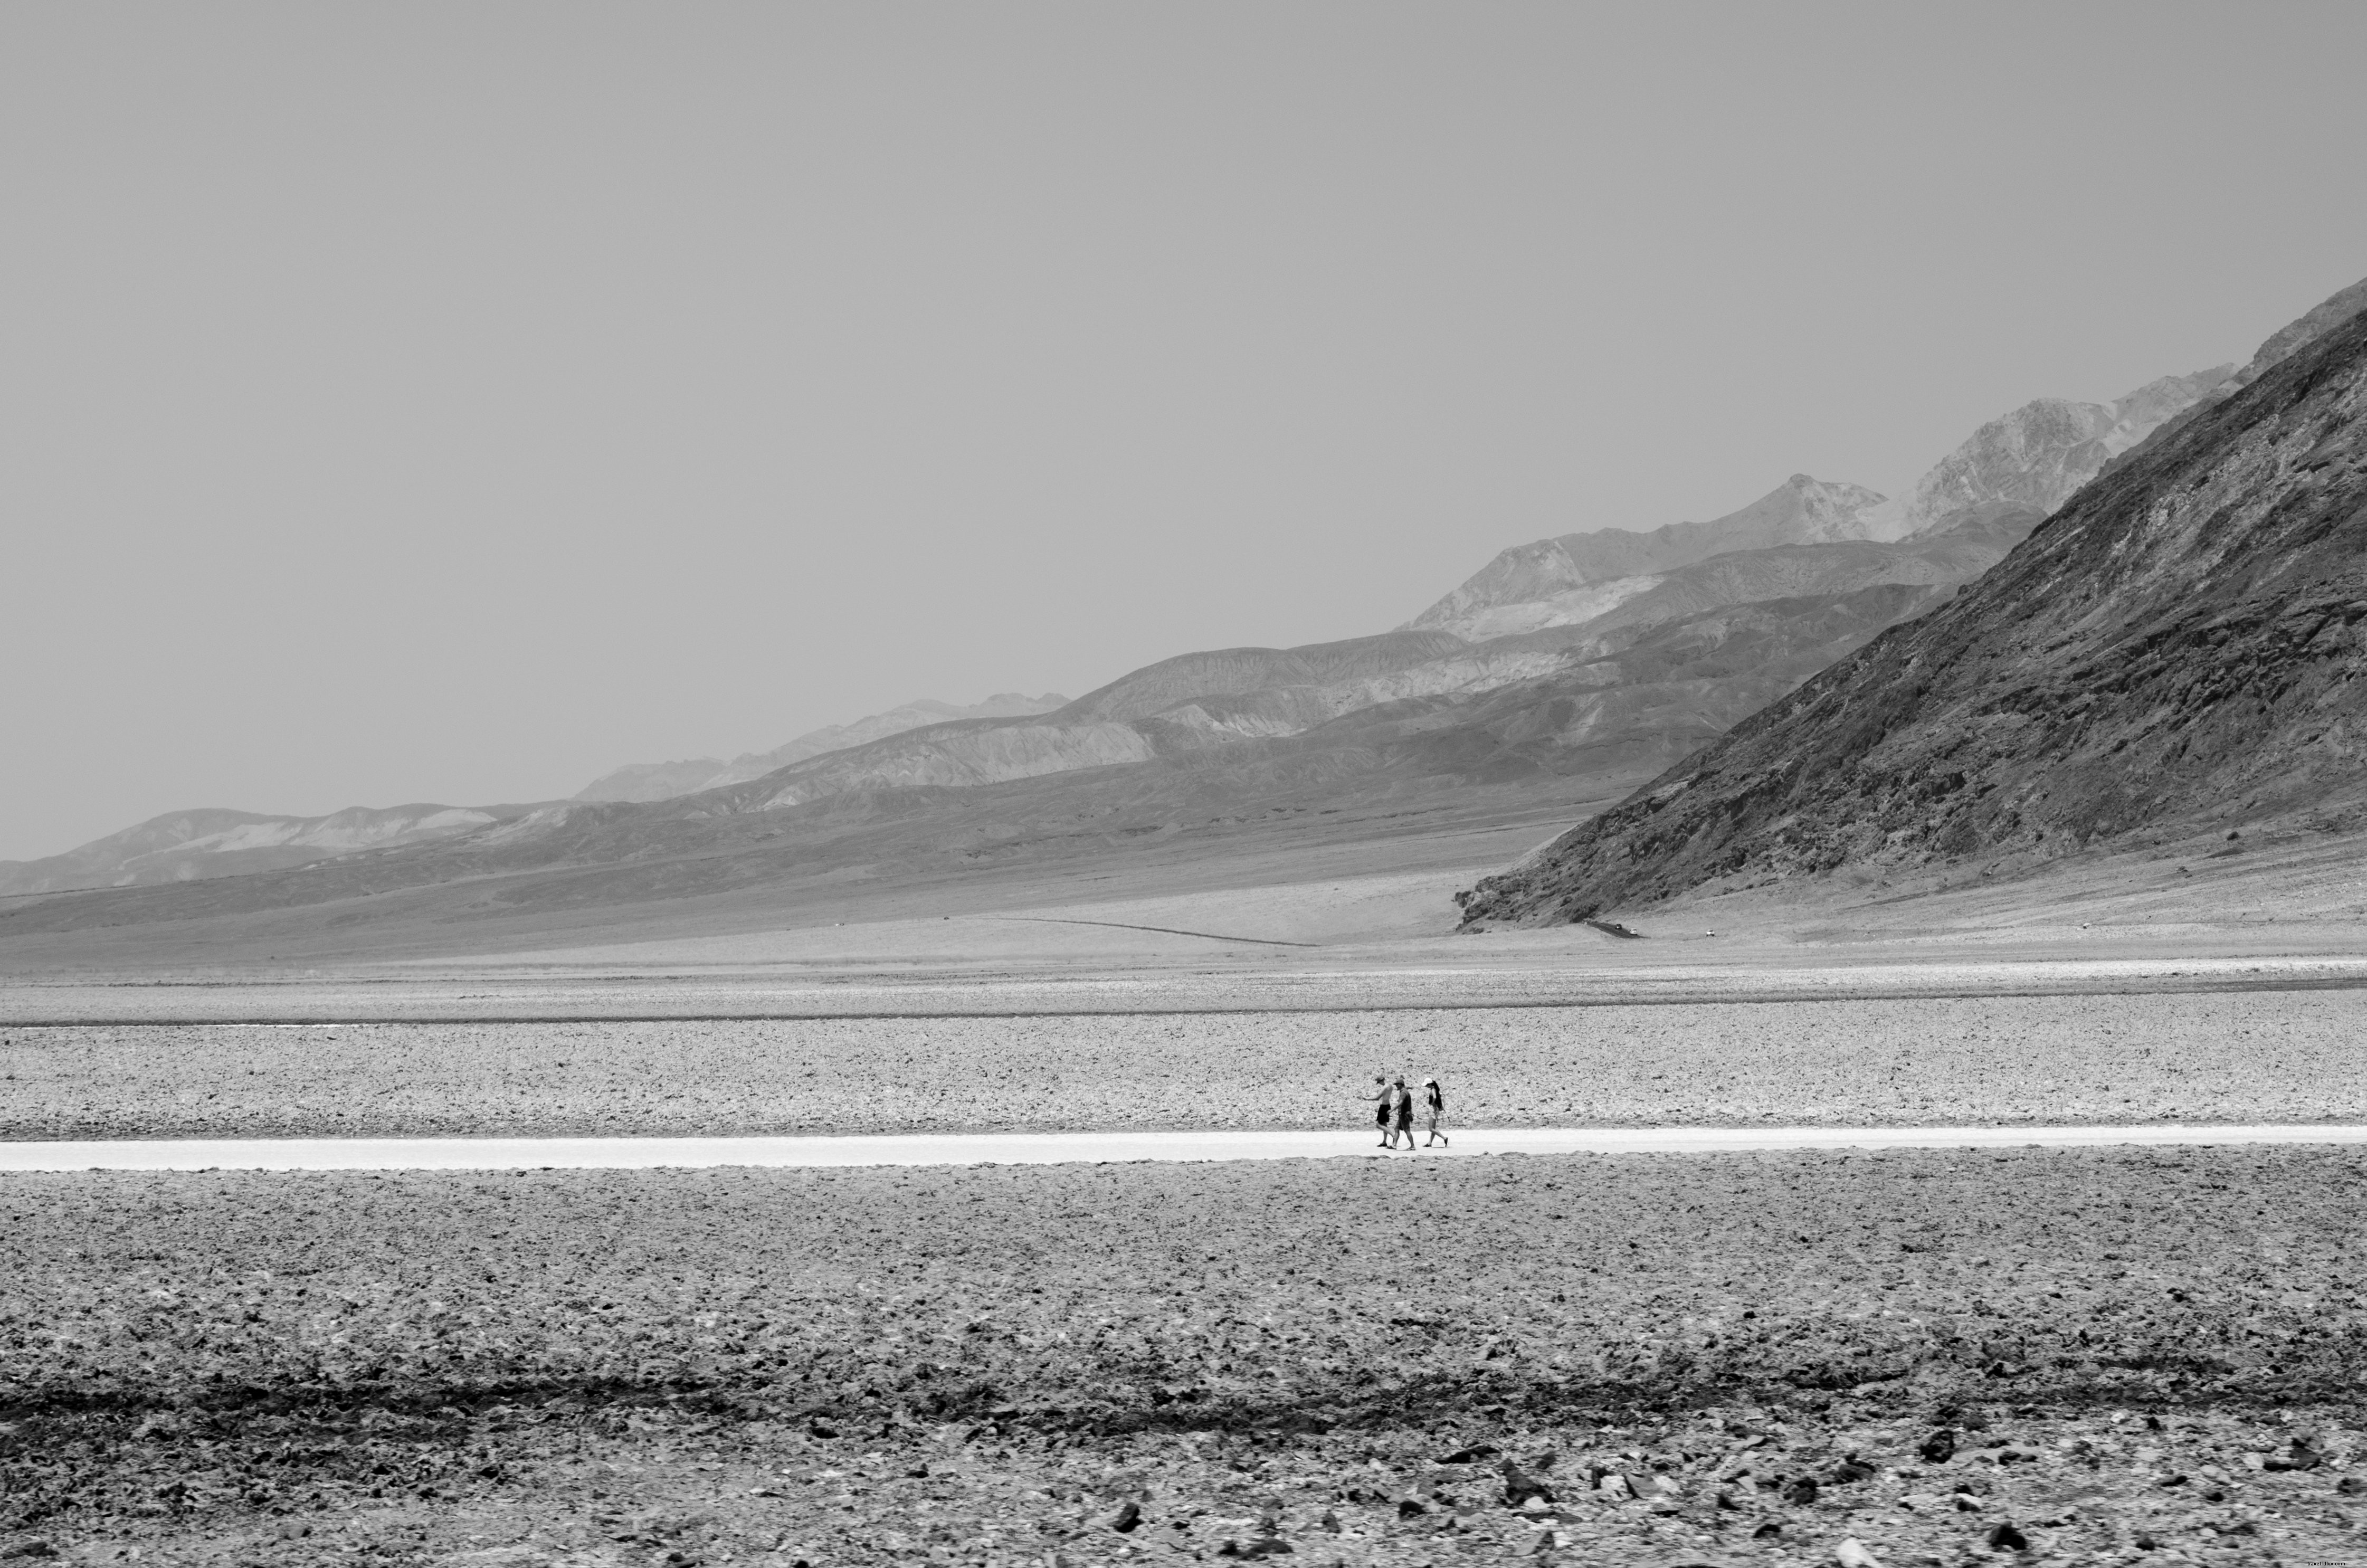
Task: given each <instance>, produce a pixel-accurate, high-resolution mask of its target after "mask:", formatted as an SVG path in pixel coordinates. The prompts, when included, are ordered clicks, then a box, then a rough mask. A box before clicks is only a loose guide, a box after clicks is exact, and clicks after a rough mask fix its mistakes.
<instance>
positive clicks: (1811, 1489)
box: [1784, 1475, 1817, 1508]
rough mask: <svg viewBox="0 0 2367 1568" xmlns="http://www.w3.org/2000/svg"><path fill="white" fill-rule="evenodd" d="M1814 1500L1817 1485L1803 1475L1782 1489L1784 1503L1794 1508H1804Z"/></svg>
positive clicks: (1815, 1498)
mask: <svg viewBox="0 0 2367 1568" xmlns="http://www.w3.org/2000/svg"><path fill="white" fill-rule="evenodd" d="M1816 1500H1817V1483H1815V1482H1814V1481H1811V1480H1809V1479H1808V1478H1807V1477H1806V1476H1805V1475H1804V1476H1802V1477H1800V1479H1799V1480H1797V1481H1795V1482H1793V1483H1791V1484H1790V1485H1789V1486H1786V1487H1784V1501H1785V1502H1786V1503H1789V1504H1791V1505H1792V1506H1794V1507H1795V1508H1805V1507H1806V1506H1808V1505H1809V1504H1811V1503H1813V1502H1815V1501H1816Z"/></svg>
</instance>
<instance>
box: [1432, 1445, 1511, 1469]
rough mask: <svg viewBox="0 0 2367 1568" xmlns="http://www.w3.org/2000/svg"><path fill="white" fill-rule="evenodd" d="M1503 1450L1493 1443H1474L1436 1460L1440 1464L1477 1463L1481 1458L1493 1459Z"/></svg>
mask: <svg viewBox="0 0 2367 1568" xmlns="http://www.w3.org/2000/svg"><path fill="white" fill-rule="evenodd" d="M1503 1451H1504V1450H1503V1449H1500V1448H1498V1447H1497V1446H1496V1445H1495V1444H1493V1443H1474V1444H1472V1445H1471V1446H1470V1447H1469V1448H1467V1449H1455V1451H1454V1452H1453V1453H1451V1454H1449V1455H1447V1456H1446V1457H1445V1458H1444V1459H1443V1460H1439V1461H1438V1462H1439V1463H1441V1464H1478V1462H1479V1461H1480V1460H1491V1459H1494V1458H1495V1457H1496V1456H1497V1455H1498V1454H1500V1453H1502V1452H1503Z"/></svg>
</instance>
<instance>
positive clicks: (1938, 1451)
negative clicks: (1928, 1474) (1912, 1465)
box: [1915, 1426, 1956, 1464]
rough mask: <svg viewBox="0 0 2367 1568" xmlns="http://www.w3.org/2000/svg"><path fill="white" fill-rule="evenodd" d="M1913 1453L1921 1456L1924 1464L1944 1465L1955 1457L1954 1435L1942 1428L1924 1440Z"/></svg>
mask: <svg viewBox="0 0 2367 1568" xmlns="http://www.w3.org/2000/svg"><path fill="white" fill-rule="evenodd" d="M1915 1451H1916V1452H1917V1453H1919V1454H1921V1455H1922V1456H1923V1462H1924V1463H1925V1464H1946V1463H1947V1462H1948V1461H1949V1460H1952V1459H1954V1458H1955V1457H1956V1434H1955V1433H1954V1432H1953V1431H1951V1430H1949V1429H1948V1428H1947V1427H1945V1426H1942V1427H1941V1428H1940V1429H1939V1430H1938V1431H1936V1432H1934V1433H1932V1434H1931V1436H1930V1437H1926V1438H1924V1439H1923V1446H1922V1447H1921V1448H1920V1449H1916V1450H1915Z"/></svg>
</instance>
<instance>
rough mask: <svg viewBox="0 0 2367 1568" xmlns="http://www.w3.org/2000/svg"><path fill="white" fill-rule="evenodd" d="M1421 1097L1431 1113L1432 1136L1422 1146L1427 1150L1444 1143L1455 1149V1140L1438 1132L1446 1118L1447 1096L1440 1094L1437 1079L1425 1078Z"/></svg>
mask: <svg viewBox="0 0 2367 1568" xmlns="http://www.w3.org/2000/svg"><path fill="white" fill-rule="evenodd" d="M1421 1097H1422V1102H1423V1104H1425V1105H1426V1106H1427V1107H1428V1108H1429V1111H1430V1136H1429V1137H1428V1138H1427V1139H1425V1140H1424V1141H1423V1142H1422V1145H1421V1146H1422V1147H1423V1148H1425V1149H1427V1148H1429V1147H1430V1146H1431V1144H1433V1143H1444V1144H1445V1145H1447V1146H1448V1147H1449V1148H1452V1147H1454V1145H1455V1140H1454V1139H1452V1138H1449V1137H1448V1136H1447V1135H1446V1134H1445V1133H1444V1132H1442V1131H1439V1130H1438V1124H1439V1122H1440V1121H1441V1120H1443V1119H1444V1118H1445V1116H1446V1096H1444V1095H1443V1094H1441V1093H1439V1090H1438V1080H1437V1079H1435V1078H1424V1079H1423V1080H1422V1081H1421Z"/></svg>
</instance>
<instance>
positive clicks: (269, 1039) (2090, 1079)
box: [0, 991, 2367, 1139]
mask: <svg viewBox="0 0 2367 1568" xmlns="http://www.w3.org/2000/svg"><path fill="white" fill-rule="evenodd" d="M2362 1038H2367V991H2320V992H2293V991H2286V992H2278V991H2264V992H2254V993H2235V994H2131V995H2094V996H2086V995H2080V996H2033V997H1932V998H1889V999H1875V1000H1855V1001H1831V1000H1826V1001H1797V1002H1785V1003H1727V1004H1700V1005H1693V1004H1678V1005H1662V1006H1586V1007H1506V1008H1460V1009H1399V1010H1388V1011H1375V1012H1369V1013H1336V1012H1335V1013H1304V1012H1273V1013H1253V1014H1166V1015H1156V1014H1103V1015H1090V1014H1089V1015H1046V1016H1036V1017H1003V1018H991V1017H897V1018H874V1019H854V1018H830V1019H807V1020H798V1021H787V1022H764V1021H750V1020H730V1021H719V1022H684V1021H674V1022H657V1023H561V1024H521V1023H485V1024H415V1023H380V1024H348V1025H343V1026H334V1027H332V1026H310V1027H274V1026H259V1025H208V1026H194V1027H193V1026H130V1025H125V1026H108V1027H100V1028H68V1027H43V1028H29V1027H25V1026H14V1027H10V1028H6V1029H5V1030H0V1138H13V1139H66V1138H165V1137H217V1138H232V1137H269V1136H294V1135H321V1134H330V1135H336V1134H345V1135H351V1136H362V1135H384V1136H406V1135H415V1136H436V1135H447V1136H469V1135H477V1134H510V1133H515V1134H546V1135H569V1134H601V1133H677V1134H697V1133H768V1132H779V1133H793V1132H809V1133H828V1132H842V1133H854V1132H955V1131H1020V1130H1042V1131H1059V1130H1068V1131H1083V1130H1093V1129H1123V1128H1142V1129H1152V1128H1172V1129H1190V1128H1202V1127H1219V1128H1274V1127H1323V1126H1338V1125H1342V1124H1344V1123H1348V1122H1353V1121H1361V1120H1362V1119H1363V1114H1362V1112H1361V1110H1360V1109H1359V1108H1358V1107H1357V1104H1356V1102H1355V1100H1354V1098H1353V1096H1354V1094H1355V1093H1356V1092H1357V1091H1358V1090H1359V1089H1361V1088H1364V1087H1367V1086H1369V1085H1370V1082H1371V1079H1372V1075H1373V1074H1375V1073H1377V1072H1383V1071H1387V1072H1388V1073H1390V1074H1404V1075H1405V1076H1406V1077H1407V1080H1408V1081H1409V1082H1418V1081H1419V1080H1420V1079H1421V1078H1422V1077H1424V1076H1427V1075H1431V1074H1435V1075H1437V1076H1438V1077H1439V1078H1440V1079H1441V1080H1442V1081H1443V1082H1444V1084H1445V1085H1446V1086H1447V1091H1448V1094H1449V1096H1450V1099H1449V1105H1450V1108H1451V1114H1452V1116H1453V1118H1454V1119H1455V1120H1458V1121H1460V1122H1462V1123H1464V1124H1465V1125H1469V1126H1494V1127H1537V1126H1660V1125H1673V1124H1685V1123H1693V1124H1710V1125H1729V1126H1750V1125H1820V1126H1918V1125H1930V1124H1937V1123H1950V1124H1964V1123H2014V1122H2037V1123H2052V1124H2067V1123H2085V1122H2094V1123H2130V1122H2144V1121H2179V1120H2193V1121H2212V1122H2247V1121H2251V1122H2305V1121H2337V1122H2339V1121H2351V1122H2357V1121H2367V1053H2362V1052H2361V1051H2359V1050H2358V1048H2357V1041H2358V1040H2361V1039H2362Z"/></svg>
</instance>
